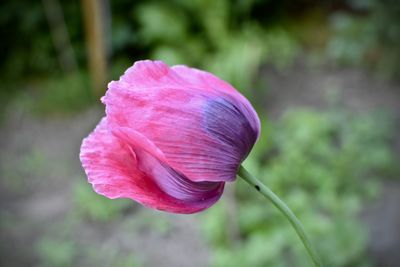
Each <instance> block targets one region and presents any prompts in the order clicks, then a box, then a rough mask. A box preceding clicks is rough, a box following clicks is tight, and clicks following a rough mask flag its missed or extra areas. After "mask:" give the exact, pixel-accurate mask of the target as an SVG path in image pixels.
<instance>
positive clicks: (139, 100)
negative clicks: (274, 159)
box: [80, 60, 260, 213]
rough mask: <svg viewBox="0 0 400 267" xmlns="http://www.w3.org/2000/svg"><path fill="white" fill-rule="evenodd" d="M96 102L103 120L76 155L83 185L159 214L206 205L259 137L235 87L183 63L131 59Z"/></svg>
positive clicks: (256, 122) (252, 116) (257, 124)
mask: <svg viewBox="0 0 400 267" xmlns="http://www.w3.org/2000/svg"><path fill="white" fill-rule="evenodd" d="M101 100H102V102H103V103H104V104H105V107H106V116H105V117H104V118H103V119H101V121H100V122H99V124H98V125H97V127H96V128H95V129H94V131H93V132H92V133H91V134H90V135H89V136H88V137H87V138H85V139H84V140H83V143H82V147H81V153H80V159H81V162H82V166H83V168H84V169H85V172H86V174H87V176H88V181H89V182H90V183H91V184H92V185H93V188H94V190H95V191H96V192H97V193H99V194H101V195H104V196H106V197H108V198H111V199H114V198H130V199H133V200H135V201H137V202H139V203H141V204H143V205H144V206H147V207H150V208H154V209H158V210H164V211H168V212H174V213H194V212H198V211H201V210H204V209H206V208H208V207H210V206H211V205H213V204H214V203H215V202H216V201H217V200H218V199H219V198H220V196H221V194H222V193H223V189H224V185H225V182H231V181H234V180H235V179H236V173H237V171H238V168H239V166H240V164H241V162H242V161H243V160H244V159H245V158H246V157H247V155H248V154H249V152H250V150H251V149H252V147H253V145H254V143H255V142H256V140H257V138H258V136H259V132H260V122H259V118H258V116H257V114H256V112H255V111H254V109H253V107H252V106H251V104H250V103H249V101H248V100H247V99H246V98H245V97H243V96H242V95H241V94H240V93H239V92H238V91H237V90H236V89H235V88H233V87H232V86H231V85H230V84H228V83H227V82H225V81H223V80H221V79H219V78H218V77H216V76H214V75H213V74H211V73H208V72H205V71H201V70H198V69H194V68H189V67H187V66H183V65H180V66H173V67H169V66H168V65H166V64H165V63H163V62H161V61H149V60H145V61H138V62H136V63H135V64H134V65H133V66H132V67H130V68H128V69H127V70H126V72H125V73H124V74H123V75H122V76H121V77H120V79H119V80H118V81H112V82H110V83H109V85H108V90H107V92H106V95H105V96H104V97H103V98H102V99H101Z"/></svg>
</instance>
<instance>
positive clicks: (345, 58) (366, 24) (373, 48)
mask: <svg viewBox="0 0 400 267" xmlns="http://www.w3.org/2000/svg"><path fill="white" fill-rule="evenodd" d="M347 2H348V5H349V8H350V9H352V10H353V11H354V12H353V13H350V12H344V11H342V12H340V13H334V14H333V15H332V16H331V25H332V28H333V35H332V38H331V40H330V41H329V42H328V45H327V54H328V56H329V57H330V58H332V59H334V60H337V61H338V62H339V63H340V64H346V65H357V66H361V65H366V66H368V67H369V68H371V69H373V70H375V71H377V72H378V73H380V74H382V75H383V76H386V77H391V78H398V77H399V75H400V71H399V70H400V2H399V1H396V0H383V1H380V0H349V1H347ZM357 13H358V15H357Z"/></svg>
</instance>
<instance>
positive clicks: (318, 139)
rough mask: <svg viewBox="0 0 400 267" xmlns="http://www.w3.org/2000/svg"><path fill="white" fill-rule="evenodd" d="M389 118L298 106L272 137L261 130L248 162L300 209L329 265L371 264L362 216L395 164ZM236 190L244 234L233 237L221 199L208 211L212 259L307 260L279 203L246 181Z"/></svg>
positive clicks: (230, 262)
mask: <svg viewBox="0 0 400 267" xmlns="http://www.w3.org/2000/svg"><path fill="white" fill-rule="evenodd" d="M391 125H392V124H391V123H390V119H389V118H388V117H385V116H383V115H381V114H363V115H354V114H351V113H349V112H346V111H343V110H336V109H335V110H332V111H331V112H326V113H321V112H316V111H310V110H294V111H291V112H288V113H287V114H286V116H284V118H283V119H281V120H280V121H279V122H277V123H276V124H274V125H273V127H272V126H270V127H268V128H267V131H264V133H265V132H268V138H267V139H264V138H265V135H263V137H262V138H261V140H260V142H261V143H263V145H260V144H258V145H257V146H256V150H255V151H253V153H252V155H251V157H250V158H249V159H248V160H247V161H246V162H245V164H244V165H245V166H246V168H247V167H248V168H249V169H252V171H253V172H255V175H256V176H257V177H259V178H260V179H261V180H263V182H265V183H266V184H267V185H268V186H269V187H270V188H272V190H274V191H276V192H277V194H278V195H280V196H281V197H282V199H283V200H284V201H285V202H286V203H287V204H288V206H290V207H291V208H292V209H293V210H294V212H295V213H296V215H298V217H299V219H300V220H301V221H302V222H303V224H304V225H305V227H306V230H307V232H308V233H309V234H310V236H311V237H312V239H313V241H314V242H315V245H316V247H317V248H318V250H319V252H320V254H321V257H322V261H323V262H324V263H325V264H326V265H327V266H335V267H340V266H343V267H344V266H370V263H369V261H368V257H367V240H368V237H367V234H366V229H365V226H364V225H363V224H362V222H360V221H359V220H358V218H357V215H358V213H359V212H360V209H361V208H362V203H364V202H365V201H367V200H368V199H369V198H370V197H374V196H377V194H378V192H379V183H378V179H377V178H379V177H382V176H384V175H385V174H386V173H387V172H389V171H390V170H391V169H392V168H393V167H394V165H395V162H396V161H395V159H394V155H393V153H392V151H391V149H390V147H389V145H388V141H389V139H390V138H391V133H392V129H391ZM265 140H267V141H265ZM238 182H239V183H242V181H241V180H240V179H239V181H238ZM236 193H237V199H238V200H237V201H238V202H239V203H240V204H238V206H239V209H240V210H239V213H238V223H239V228H240V240H236V242H233V243H232V240H229V238H228V236H229V235H228V234H227V233H226V230H225V229H229V227H226V225H227V224H229V223H230V222H229V220H227V218H226V216H225V213H224V212H223V211H222V206H221V205H218V206H217V207H216V208H214V209H210V211H208V212H207V215H206V218H205V219H206V221H205V225H204V229H205V233H206V235H207V236H208V238H209V240H210V242H211V243H212V244H213V245H214V247H215V250H214V251H215V253H214V261H213V263H212V266H260V267H261V266H267V265H268V266H282V267H283V266H294V265H296V266H309V262H308V259H307V258H306V256H305V255H304V250H303V247H302V246H301V243H300V241H299V240H298V238H297V236H295V235H294V233H293V232H292V230H291V227H290V225H289V224H283V223H282V221H283V219H282V218H281V217H280V215H278V216H277V213H276V210H275V208H274V207H273V206H272V205H270V206H268V205H265V204H264V202H263V201H262V199H258V198H260V196H258V195H254V194H249V191H248V187H247V186H245V185H243V186H242V185H239V186H238V187H237V192H236ZM256 199H257V200H256ZM258 200H259V201H258Z"/></svg>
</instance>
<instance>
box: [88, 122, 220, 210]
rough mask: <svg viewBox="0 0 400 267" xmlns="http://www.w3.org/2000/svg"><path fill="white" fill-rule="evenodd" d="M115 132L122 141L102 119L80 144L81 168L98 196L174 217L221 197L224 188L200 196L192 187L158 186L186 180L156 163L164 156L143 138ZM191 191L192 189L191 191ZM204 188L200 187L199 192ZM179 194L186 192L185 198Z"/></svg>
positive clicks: (125, 132)
mask: <svg viewBox="0 0 400 267" xmlns="http://www.w3.org/2000/svg"><path fill="white" fill-rule="evenodd" d="M113 132H114V131H113ZM115 132H116V133H117V134H116V135H117V136H121V137H123V138H119V137H116V136H115V135H114V134H113V133H112V131H110V130H109V127H108V123H107V119H105V118H103V119H102V120H101V122H100V123H99V125H98V126H97V127H96V129H95V130H94V131H93V133H91V134H90V135H89V136H88V137H87V138H85V139H84V140H83V143H82V147H81V154H80V158H81V162H82V166H83V167H84V169H85V172H86V174H87V176H88V180H89V182H90V183H91V184H92V185H93V188H94V190H95V191H96V192H97V193H99V194H102V195H104V196H106V197H109V198H131V199H133V200H135V201H137V202H139V203H142V204H143V205H145V206H148V207H150V208H155V209H159V210H164V211H169V212H175V213H193V212H198V211H201V210H203V209H205V208H208V207H209V206H211V205H212V204H214V203H215V202H216V201H217V200H218V199H219V197H220V196H221V194H222V191H223V184H218V185H215V184H213V185H212V186H214V187H212V186H211V185H207V186H208V187H207V186H206V188H205V190H204V191H203V192H202V194H201V190H200V193H199V190H196V187H193V186H195V185H193V184H189V185H187V186H186V187H184V186H182V185H181V184H173V182H170V183H169V184H168V183H167V184H161V183H160V182H159V181H175V180H178V181H180V180H183V181H188V179H187V178H185V177H184V176H182V175H180V174H178V173H176V172H175V171H174V170H173V169H172V168H170V167H169V166H168V165H166V164H165V163H164V162H162V160H160V159H158V156H161V157H162V156H163V155H162V154H161V152H160V151H158V150H157V149H156V148H155V147H154V146H153V145H152V144H151V143H150V142H149V141H146V139H145V138H144V137H142V136H140V135H137V136H135V135H133V134H132V133H131V132H129V131H125V130H117V131H115ZM138 136H139V137H138ZM128 141H129V142H128ZM142 146H145V147H146V149H143V148H142ZM176 177H178V178H176ZM185 179H186V180H185ZM192 187H193V188H195V189H194V190H193V191H190V189H191V188H192ZM203 187H204V185H199V188H200V189H201V188H203ZM174 190H175V191H174ZM180 190H189V191H188V192H187V194H186V195H184V194H182V193H181V191H180Z"/></svg>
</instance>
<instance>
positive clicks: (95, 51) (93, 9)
mask: <svg viewBox="0 0 400 267" xmlns="http://www.w3.org/2000/svg"><path fill="white" fill-rule="evenodd" d="M102 2H103V1H101V0H82V9H83V18H84V23H85V35H86V49H87V56H88V61H89V71H90V76H91V81H92V88H93V92H94V94H95V95H97V96H101V95H103V94H104V92H105V90H106V84H107V59H106V47H105V38H104V33H105V27H104V24H103V21H104V19H103V14H104V12H103V10H102Z"/></svg>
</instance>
